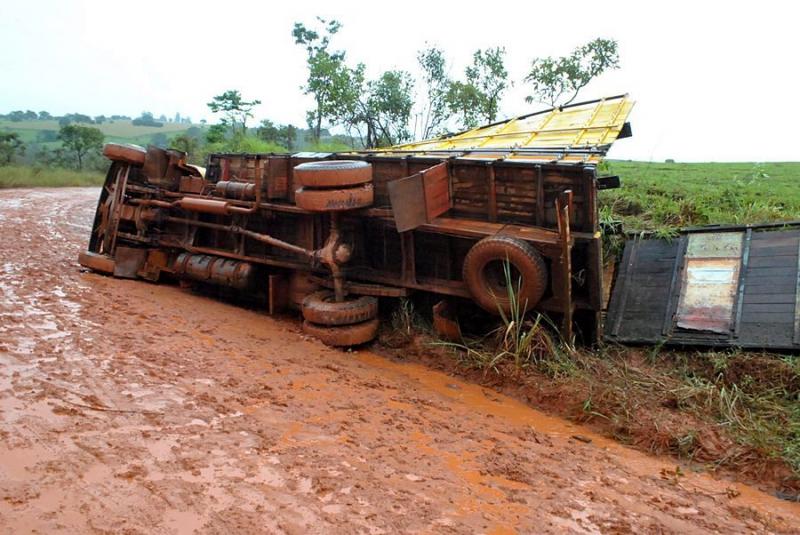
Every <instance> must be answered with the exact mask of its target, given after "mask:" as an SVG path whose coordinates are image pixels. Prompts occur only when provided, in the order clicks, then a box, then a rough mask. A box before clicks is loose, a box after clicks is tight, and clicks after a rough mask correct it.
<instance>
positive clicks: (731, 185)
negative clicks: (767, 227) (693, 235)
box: [600, 161, 800, 234]
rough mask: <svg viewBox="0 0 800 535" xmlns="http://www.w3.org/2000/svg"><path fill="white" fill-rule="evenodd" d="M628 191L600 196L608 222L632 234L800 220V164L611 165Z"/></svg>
mask: <svg viewBox="0 0 800 535" xmlns="http://www.w3.org/2000/svg"><path fill="white" fill-rule="evenodd" d="M604 167H605V168H604V169H602V171H603V172H608V173H609V174H615V175H619V176H620V179H621V180H622V187H621V188H619V189H616V190H609V191H603V192H601V193H600V211H601V219H603V220H613V219H618V220H622V221H623V223H624V225H625V229H626V230H629V231H658V232H660V233H663V234H670V232H672V231H673V230H674V229H677V228H680V227H685V226H694V225H705V224H711V223H714V224H716V223H736V224H744V223H765V222H774V221H789V220H800V163H797V162H787V163H763V164H756V163H646V162H622V161H608V162H606V164H604Z"/></svg>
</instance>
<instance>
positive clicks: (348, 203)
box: [294, 184, 374, 212]
mask: <svg viewBox="0 0 800 535" xmlns="http://www.w3.org/2000/svg"><path fill="white" fill-rule="evenodd" d="M373 195H374V193H373V189H372V184H364V185H362V186H356V187H352V188H337V189H308V188H300V189H298V190H297V191H295V194H294V202H295V204H296V205H297V206H298V207H299V208H302V209H303V210H308V211H309V212H342V211H345V210H355V209H357V208H366V207H367V206H370V205H371V204H372V200H373Z"/></svg>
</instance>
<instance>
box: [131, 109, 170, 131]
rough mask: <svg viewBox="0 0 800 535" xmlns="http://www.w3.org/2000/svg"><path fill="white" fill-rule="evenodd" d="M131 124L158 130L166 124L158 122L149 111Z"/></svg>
mask: <svg viewBox="0 0 800 535" xmlns="http://www.w3.org/2000/svg"><path fill="white" fill-rule="evenodd" d="M131 124H133V125H134V126H155V127H157V128H161V127H162V126H164V123H161V122H158V121H156V120H155V119H154V118H153V114H152V113H151V112H149V111H143V112H142V114H141V115H140V116H139V117H137V118H136V119H134V120H133V121H131Z"/></svg>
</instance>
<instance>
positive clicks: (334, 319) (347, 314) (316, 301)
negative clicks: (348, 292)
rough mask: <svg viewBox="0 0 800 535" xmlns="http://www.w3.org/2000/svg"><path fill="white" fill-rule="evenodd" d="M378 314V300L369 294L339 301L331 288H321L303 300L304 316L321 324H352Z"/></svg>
mask: <svg viewBox="0 0 800 535" xmlns="http://www.w3.org/2000/svg"><path fill="white" fill-rule="evenodd" d="M377 315H378V300H377V299H376V298H374V297H370V296H368V295H362V296H354V298H351V299H347V300H345V301H343V302H341V303H337V302H336V299H335V297H334V293H333V292H332V291H331V290H320V291H319V292H314V293H313V294H311V295H309V296H308V297H306V298H305V299H304V300H303V318H305V319H307V320H308V321H310V322H312V323H317V324H319V325H352V324H354V323H361V322H363V321H367V320H371V319H372V318H374V317H375V316H377Z"/></svg>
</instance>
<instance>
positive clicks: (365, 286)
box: [310, 275, 411, 297]
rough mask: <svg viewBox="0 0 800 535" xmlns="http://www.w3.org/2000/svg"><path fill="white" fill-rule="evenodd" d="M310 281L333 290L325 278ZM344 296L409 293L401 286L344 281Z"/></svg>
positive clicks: (312, 278) (377, 295)
mask: <svg viewBox="0 0 800 535" xmlns="http://www.w3.org/2000/svg"><path fill="white" fill-rule="evenodd" d="M310 279H311V280H312V281H313V282H314V283H316V284H317V285H318V287H319V286H322V287H325V288H333V281H332V280H330V279H329V278H326V277H320V276H316V275H311V276H310ZM344 291H345V294H351V293H353V294H357V295H371V296H373V297H408V296H409V295H410V294H411V292H410V291H409V289H408V288H403V287H402V286H386V285H384V284H372V283H369V282H359V281H351V280H350V281H345V283H344Z"/></svg>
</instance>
